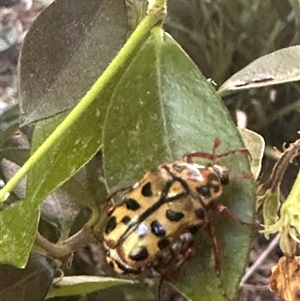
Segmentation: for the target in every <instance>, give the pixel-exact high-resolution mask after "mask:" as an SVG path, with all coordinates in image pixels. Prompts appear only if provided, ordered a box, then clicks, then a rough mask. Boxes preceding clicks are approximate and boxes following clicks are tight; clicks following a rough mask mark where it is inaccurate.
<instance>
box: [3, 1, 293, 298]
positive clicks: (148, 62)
mask: <svg viewBox="0 0 300 301" xmlns="http://www.w3.org/2000/svg"><path fill="white" fill-rule="evenodd" d="M154 2H155V4H156V5H154V6H153V7H152V8H150V9H149V10H148V15H147V16H146V17H145V18H144V19H143V20H142V21H141V23H140V24H139V25H138V27H137V28H136V29H135V30H134V31H133V33H132V35H131V36H130V38H129V39H128V40H127V42H126V43H125V39H126V32H125V30H124V28H126V27H127V23H126V10H125V5H124V3H123V2H121V1H120V2H117V1H115V2H114V4H111V3H112V2H111V1H108V0H107V1H102V2H101V3H100V2H99V1H95V0H89V1H85V5H82V1H79V0H72V1H70V0H60V1H56V2H54V3H53V4H52V5H51V6H50V7H49V8H48V9H47V10H45V11H44V12H43V13H42V14H41V15H40V17H39V18H38V20H37V22H36V23H35V24H34V26H33V27H32V29H31V30H30V31H29V33H28V35H27V37H26V41H25V43H24V46H23V49H22V53H21V56H20V93H21V98H22V102H21V104H20V106H21V110H22V113H23V116H22V125H23V127H22V128H21V130H22V131H25V130H24V129H26V130H27V131H26V135H25V134H24V133H22V134H21V133H20V132H18V135H13V136H12V137H11V134H12V133H13V132H14V131H15V130H16V129H17V127H18V123H17V122H16V123H12V122H11V121H10V122H9V123H7V125H6V126H5V124H3V123H2V124H1V133H3V134H2V135H1V137H2V140H1V145H2V148H1V157H2V158H3V161H5V160H9V161H8V162H10V163H8V165H7V166H8V167H6V168H4V165H2V173H3V175H4V177H6V178H10V176H9V175H8V170H10V169H12V164H14V163H17V164H18V165H19V166H21V165H22V167H21V168H20V169H19V170H18V171H17V172H16V174H15V175H14V177H12V178H11V179H10V180H9V181H8V183H7V185H6V186H5V187H4V188H3V189H2V190H1V191H0V196H1V198H0V199H1V203H0V204H1V212H0V227H1V236H0V237H1V238H0V254H1V263H2V264H5V267H6V268H7V269H8V271H9V272H10V273H17V271H19V270H18V269H17V268H15V267H18V268H21V267H23V268H24V267H26V268H25V270H23V271H24V274H23V275H21V276H20V279H21V280H20V281H21V282H22V279H23V278H22V277H26V278H27V279H31V276H32V274H33V272H32V269H30V267H31V266H32V265H33V266H34V263H36V262H38V263H40V264H41V265H43V266H45V269H39V273H40V274H41V275H46V276H47V282H46V283H47V284H45V286H43V287H41V288H40V291H39V294H37V293H36V292H35V295H36V298H37V299H36V300H43V298H44V296H45V294H46V293H47V291H48V289H49V288H50V283H51V280H52V279H53V276H54V271H56V270H57V269H58V267H60V264H61V263H66V262H69V261H70V260H71V257H72V252H73V251H77V250H79V249H80V248H81V247H84V246H86V245H87V244H88V243H91V242H93V239H94V237H96V238H97V239H98V240H99V241H101V236H102V228H103V222H104V220H105V218H106V208H105V206H103V204H104V200H105V198H106V196H107V193H108V192H110V191H114V190H115V189H116V188H120V187H123V186H126V185H130V184H132V183H134V182H136V181H137V180H139V179H140V178H141V176H142V175H143V174H144V173H145V172H146V171H147V170H149V169H152V168H154V167H155V166H157V165H158V164H160V163H162V162H166V161H174V160H177V159H180V158H181V157H182V155H183V154H184V153H186V152H188V151H192V150H201V151H207V152H210V151H211V149H212V145H213V141H214V139H215V138H219V139H220V140H221V146H220V148H219V149H218V152H220V153H222V152H225V151H227V150H230V149H236V148H241V147H242V146H243V141H242V139H241V136H240V133H239V132H238V130H237V129H236V127H235V125H234V123H233V122H232V120H231V118H230V115H229V114H228V111H227V110H226V108H225V106H224V105H223V103H222V102H221V99H220V96H219V95H218V93H216V91H215V89H214V87H213V86H212V85H211V83H210V82H208V81H207V80H206V78H205V77H204V76H203V75H202V74H201V73H200V72H199V70H198V69H197V67H196V65H195V64H194V63H193V61H192V60H191V59H190V58H189V57H188V55H187V54H186V53H185V52H184V51H183V49H182V48H181V47H180V46H179V44H177V42H176V41H175V40H174V39H173V38H172V37H171V36H170V35H169V34H167V33H166V32H165V31H164V30H163V28H162V26H161V21H162V20H163V18H164V17H165V16H164V1H154ZM254 2H255V1H254ZM266 2H267V1H266ZM255 3H256V8H260V4H259V3H258V2H257V1H256V2H255ZM131 5H134V3H131ZM205 5H206V4H205ZM205 5H204V4H201V7H202V6H203V7H202V9H203V11H209V12H211V13H212V14H213V13H216V12H217V13H218V14H217V19H219V18H220V16H221V14H219V11H218V9H221V8H223V4H220V3H216V4H214V5H213V8H212V7H210V8H209V10H207V9H208V8H207V7H206V8H205V7H204V6H205ZM252 5H253V7H255V5H254V4H253V3H252ZM265 5H266V6H267V4H265ZM228 7H229V6H228ZM228 7H227V8H228ZM234 7H236V8H237V9H241V7H242V4H241V3H239V4H238V5H237V6H234ZM251 7H252V6H251ZM66 8H68V9H66ZM129 8H130V7H129ZM171 8H172V1H170V12H172V9H171ZM62 9H64V10H63V17H62V16H61V10H62ZM243 9H244V10H245V11H246V10H247V6H245V7H244V6H243ZM245 11H244V13H245ZM78 12H80V14H79V13H78ZM231 13H232V14H233V13H236V12H234V10H233V11H231ZM242 17H243V18H241V20H240V22H242V23H243V24H246V23H247V22H250V21H251V22H254V20H252V19H251V18H250V16H249V15H248V16H246V15H242ZM246 17H247V18H246ZM133 18H134V16H133ZM245 18H246V21H247V22H245ZM138 19H139V18H138ZM74 20H76V22H75V21H74ZM172 22H173V21H172ZM172 22H171V23H168V17H167V19H166V22H165V24H164V27H165V28H166V29H167V30H169V31H170V32H171V30H170V24H172ZM203 22H206V23H207V22H209V20H208V19H207V20H203ZM132 23H134V22H132ZM279 23H280V22H279ZM49 24H50V25H49ZM207 24H208V23H207ZM282 27H283V24H282V23H280V24H279V25H278V26H277V27H276V30H277V32H278V31H280V30H281V29H282ZM41 29H44V30H41ZM274 30H275V29H274ZM70 31H71V32H72V34H70ZM220 34H221V33H220V32H219V34H218V35H217V36H216V37H215V38H214V39H213V41H218V42H220ZM274 36H276V34H275V32H274ZM78 37H80V38H78ZM261 38H262V37H261ZM273 39H275V38H274V37H273ZM202 41H203V39H202ZM233 42H234V41H232V42H231V43H233ZM123 44H124V45H123ZM99 45H100V46H99ZM229 46H230V45H229ZM230 47H234V45H233V44H232V45H231V46H230ZM208 48H213V49H214V50H218V51H219V52H222V48H220V47H219V48H218V47H216V46H214V47H212V46H210V47H208ZM49 49H50V51H48V50H49ZM294 49H296V51H298V50H299V49H298V48H297V47H295V48H294ZM288 50H289V51H293V50H292V48H289V49H288ZM40 51H42V52H41V53H40ZM282 51H284V50H282ZM282 51H281V52H280V51H279V52H278V53H279V55H278V56H280V58H281V55H282ZM57 53H60V54H62V55H57ZM294 53H295V50H294ZM41 54H43V55H41ZM224 55H225V52H224ZM271 56H272V57H274V56H275V59H274V61H275V63H276V62H277V60H276V52H275V53H273V54H271ZM33 57H34V58H35V59H34V60H33ZM231 57H232V53H231ZM222 58H224V56H222ZM269 58H270V57H269ZM269 58H268V56H267V57H265V58H264V59H262V60H261V61H260V62H261V65H260V66H261V68H265V69H267V68H268V70H272V68H270V67H272V66H269V64H270V63H269V62H270V60H269ZM111 60H112V62H111V63H110V61H111ZM208 61H209V60H208ZM223 61H224V59H223ZM225 61H226V60H225ZM227 62H228V61H227ZM109 63H110V64H109ZM275 63H274V64H275ZM217 65H218V64H217V63H216V64H213V62H211V66H217ZM290 67H291V65H286V68H282V69H280V70H279V71H278V69H276V68H275V69H274V70H275V71H274V70H273V72H280V76H281V78H280V79H278V77H276V83H280V82H286V81H289V80H294V78H288V77H289V71H290V69H289V68H290ZM293 67H294V66H293ZM227 68H228V66H223V67H222V68H221V70H225V69H227ZM247 68H248V67H246V69H245V70H246V71H244V73H243V74H242V75H239V73H237V75H236V76H237V77H238V80H244V78H243V76H244V74H245V73H247V70H250V69H251V72H252V74H254V75H255V69H254V70H253V69H252V67H251V66H250V67H249V68H248V69H247ZM298 71H299V70H298ZM224 72H225V71H224ZM261 72H262V71H261V69H260V70H259V73H261ZM270 72H271V71H270ZM31 74H33V77H31V76H30V75H31ZM101 74H102V75H101ZM214 74H215V75H214V76H215V77H214V78H216V79H217V78H223V77H224V76H223V75H222V76H221V73H220V74H219V75H217V74H216V73H214ZM224 74H225V73H224ZM100 75H101V76H100ZM99 76H100V77H99ZM218 76H219V77H218ZM239 76H240V78H239ZM98 77H99V78H98ZM282 78H284V79H282ZM223 79H225V78H223ZM272 83H273V81H272V78H271V79H270V78H269V82H268V83H267V84H268V85H270V84H272ZM274 83H275V82H274ZM251 84H252V85H251V87H256V86H258V85H259V83H255V82H254V83H251ZM256 84H257V85H256ZM247 88H248V87H247ZM225 90H226V92H228V91H231V90H233V86H232V85H231V86H230V85H229V86H228V85H227V86H226V89H225V88H224V89H223V90H222V91H221V92H222V93H224V91H225ZM219 94H220V93H219ZM79 99H81V100H80V102H78V100H79ZM77 102H78V104H77ZM76 104H77V105H76ZM75 105H76V106H75ZM74 106H75V107H74ZM73 107H74V109H72V110H70V109H71V108H73ZM28 129H30V130H28ZM32 129H33V133H32V132H31V130H32ZM246 135H247V134H243V137H244V141H245V143H246V146H247V145H248V144H249V145H250V144H251V142H250V143H248V142H246V138H245V136H246ZM249 135H251V133H250V134H249ZM3 137H4V138H3ZM20 137H21V139H20ZM250 137H253V136H250ZM249 140H250V141H251V140H253V139H252V138H250V139H248V141H249ZM29 141H30V146H29ZM249 147H250V146H249ZM29 148H30V154H31V156H30V158H29V159H28V160H27V157H28V153H29ZM254 149H255V148H254ZM100 150H101V152H99V151H100ZM262 150H263V142H261V141H260V142H257V147H256V149H255V150H254V151H253V153H251V155H252V157H253V158H256V159H257V162H256V163H255V164H256V168H258V169H259V167H260V160H261V155H262ZM102 155H103V157H102ZM26 160H27V161H26ZM25 161H26V162H25ZM221 163H222V164H224V165H226V166H228V167H229V169H230V170H231V171H232V172H233V173H234V174H235V175H236V177H237V178H240V179H242V178H243V174H244V173H246V172H247V171H248V170H249V168H250V167H249V163H248V160H247V158H246V157H245V156H244V155H242V154H241V155H234V160H232V158H229V157H228V158H224V160H222V161H221ZM102 164H103V169H102ZM257 166H258V167H257ZM25 176H26V177H27V178H26V183H25V182H23V184H22V185H21V186H19V190H17V189H16V188H17V186H16V185H17V184H18V183H19V184H18V185H20V180H21V179H23V178H24V177H25ZM253 184H254V183H253V181H252V180H249V179H242V180H237V181H234V182H233V183H231V184H230V185H229V187H228V188H227V189H226V190H225V192H224V195H223V196H222V199H221V202H222V203H224V204H225V205H227V206H228V207H229V208H230V209H231V210H232V211H233V212H234V214H235V215H236V216H238V217H239V218H240V219H242V220H243V221H245V222H248V223H251V222H252V220H253V214H254V206H255V187H254V185H253ZM25 185H26V193H25ZM18 191H21V193H18ZM241 204H242V206H241ZM83 207H84V208H83ZM87 208H88V210H87ZM20 220H22V223H20ZM213 223H214V226H215V228H216V230H217V236H218V240H220V242H221V245H222V268H221V273H220V275H218V276H217V275H216V273H215V270H214V266H213V262H214V260H213V258H212V257H211V245H210V243H209V241H208V239H207V238H205V237H203V233H200V235H198V236H197V237H196V242H195V246H196V249H197V252H196V254H197V255H196V256H195V257H194V258H193V259H192V260H191V261H190V262H188V263H186V264H185V265H184V266H183V268H182V269H181V271H180V276H179V277H175V278H174V279H170V280H169V282H170V283H171V284H172V285H173V286H174V287H175V288H176V289H177V290H178V291H179V292H180V293H182V294H183V295H184V296H185V297H186V298H187V299H188V300H194V301H196V300H200V298H201V300H228V299H232V298H234V296H235V294H236V291H237V288H238V284H239V281H240V278H241V276H242V274H243V272H244V269H245V267H246V265H247V260H248V254H249V244H250V237H251V232H252V230H251V228H250V227H249V226H241V225H236V224H234V223H233V222H232V221H229V220H226V219H224V218H222V217H220V216H214V217H213ZM38 227H39V228H38ZM24 229H26V231H24ZM38 229H39V232H38ZM40 233H41V234H42V235H43V236H42V235H41V234H40ZM201 234H202V235H201ZM46 238H47V239H46ZM32 251H37V252H39V253H41V254H43V255H45V256H43V255H40V257H32V256H35V255H30V254H31V252H32ZM237 254H238V255H237ZM49 255H50V256H49ZM45 257H50V258H51V260H50V264H46V265H45V264H43V263H44V261H45ZM32 258H33V259H32ZM53 259H56V260H58V262H59V263H57V261H56V260H55V261H53ZM13 266H14V267H13ZM103 270H104V272H105V268H103ZM64 281H65V282H64ZM64 281H63V282H62V283H60V284H59V285H58V286H59V287H58V286H57V287H56V286H55V285H53V286H52V288H51V290H50V292H49V295H48V297H49V298H50V297H51V296H66V295H73V294H78V293H79V292H80V291H81V289H82V285H83V284H86V286H85V287H86V290H85V291H84V292H82V294H85V293H88V292H92V291H94V290H105V289H108V288H109V287H111V286H115V285H124V284H126V283H127V285H128V283H129V284H130V286H128V287H129V289H128V288H127V289H126V288H124V289H122V290H121V291H122V294H123V292H124V294H123V298H124V300H126V298H130V297H129V296H132V294H133V293H132V289H131V288H130V287H131V286H132V285H134V287H136V288H138V286H139V285H140V284H137V283H135V282H133V281H126V280H124V279H119V278H110V277H109V278H108V277H106V279H105V278H102V277H97V276H93V277H89V276H85V277H84V278H72V277H70V278H68V277H64ZM28 282H29V283H30V280H27V282H24V285H28ZM70 283H71V285H70ZM7 287H9V288H10V293H11V291H12V289H13V288H14V285H12V283H11V282H9V281H8V282H6V283H1V285H0V296H1V297H2V296H3V298H6V295H5V293H6V291H5V289H6V288H7ZM122 288H123V286H122ZM19 289H20V290H22V285H21V286H20V287H18V290H19ZM145 290H146V288H143V289H142V290H141V294H140V295H137V296H135V297H134V298H135V300H145V299H143V297H144V296H145ZM37 295H38V296H37ZM126 296H127V297H126ZM150 298H151V297H149V299H150Z"/></svg>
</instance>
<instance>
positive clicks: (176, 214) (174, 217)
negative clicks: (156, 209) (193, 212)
mask: <svg viewBox="0 0 300 301" xmlns="http://www.w3.org/2000/svg"><path fill="white" fill-rule="evenodd" d="M166 217H167V219H168V220H169V221H171V222H178V221H180V220H181V219H182V218H183V217H184V214H183V213H182V212H180V211H174V210H172V209H168V210H167V211H166Z"/></svg>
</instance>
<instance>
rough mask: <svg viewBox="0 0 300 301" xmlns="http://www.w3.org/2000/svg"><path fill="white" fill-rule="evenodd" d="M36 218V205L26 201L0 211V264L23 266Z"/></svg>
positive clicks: (31, 239)
mask: <svg viewBox="0 0 300 301" xmlns="http://www.w3.org/2000/svg"><path fill="white" fill-rule="evenodd" d="M38 218H39V210H38V207H37V206H34V205H33V204H32V203H31V202H27V201H20V202H18V203H15V204H12V205H11V206H9V207H8V208H6V209H5V210H2V211H1V212H0V229H1V231H0V263H1V264H10V265H13V266H15V267H18V268H22V267H25V265H26V262H27V259H28V256H29V250H30V249H31V246H32V244H33V240H34V237H35V233H36V231H37V226H38ZM24 229H26V231H24Z"/></svg>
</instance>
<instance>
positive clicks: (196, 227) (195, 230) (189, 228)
mask: <svg viewBox="0 0 300 301" xmlns="http://www.w3.org/2000/svg"><path fill="white" fill-rule="evenodd" d="M200 227H201V225H192V226H189V227H188V228H187V229H188V230H189V231H190V232H191V233H192V234H194V233H196V232H197V231H198V230H199V229H200Z"/></svg>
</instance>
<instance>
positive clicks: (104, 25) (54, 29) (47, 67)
mask: <svg viewBox="0 0 300 301" xmlns="http://www.w3.org/2000/svg"><path fill="white" fill-rule="evenodd" d="M126 18H127V14H126V9H125V3H124V1H110V0H102V1H99V0H85V1H81V0H60V1H55V2H53V3H52V4H51V5H50V6H49V7H47V8H46V9H45V10H44V11H43V12H42V13H41V14H40V15H39V17H38V18H37V19H36V20H35V22H34V24H33V26H32V27H31V28H30V30H29V32H28V33H27V35H26V38H25V41H24V45H23V48H22V51H21V56H20V61H19V74H20V79H19V80H20V95H21V100H22V101H21V110H22V113H23V121H24V123H30V122H34V121H37V120H41V119H44V118H46V117H50V116H53V115H56V114H58V113H61V112H63V111H66V110H67V109H70V108H72V107H74V105H75V104H77V103H78V101H79V100H80V99H81V98H82V97H83V96H84V95H85V93H86V91H87V90H89V88H90V87H91V85H92V84H93V83H94V82H95V81H96V80H97V78H98V77H99V76H100V75H101V73H102V72H103V71H104V70H105V68H106V67H107V65H108V64H109V63H110V61H111V60H112V59H113V58H114V56H115V55H116V53H117V52H118V51H119V50H120V48H121V47H122V45H123V44H124V42H125V39H126V30H127V19H126Z"/></svg>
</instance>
